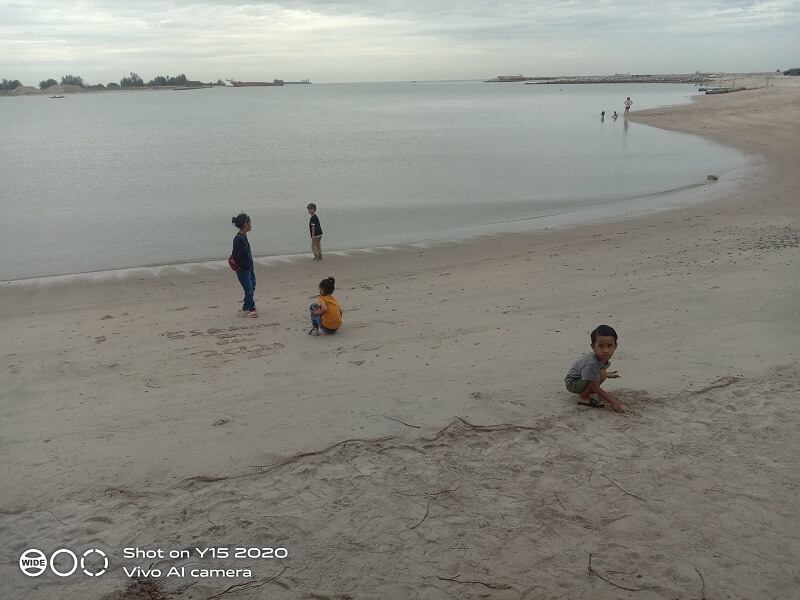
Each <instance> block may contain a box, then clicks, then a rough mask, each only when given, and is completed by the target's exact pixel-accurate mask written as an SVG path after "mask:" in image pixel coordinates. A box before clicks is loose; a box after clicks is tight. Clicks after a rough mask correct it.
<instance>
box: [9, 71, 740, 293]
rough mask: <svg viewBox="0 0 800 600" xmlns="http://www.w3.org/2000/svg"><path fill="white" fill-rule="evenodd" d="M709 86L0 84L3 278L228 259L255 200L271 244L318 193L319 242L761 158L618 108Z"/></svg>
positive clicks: (486, 226) (569, 206)
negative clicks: (48, 89)
mask: <svg viewBox="0 0 800 600" xmlns="http://www.w3.org/2000/svg"><path fill="white" fill-rule="evenodd" d="M695 93H696V90H695V88H693V87H689V86H679V85H638V86H620V85H585V86H564V87H563V88H560V87H558V86H551V85H543V86H538V85H522V84H489V83H480V82H442V83H423V82H420V83H375V84H324V85H321V84H312V85H289V86H284V87H282V88H214V89H206V90H194V91H181V92H175V91H162V92H120V93H101V94H82V95H69V96H68V97H67V98H66V99H64V100H54V99H50V98H48V97H46V96H44V97H38V96H37V97H14V98H0V131H1V132H2V135H0V181H2V182H3V189H2V191H1V192H0V203H1V204H0V217H1V218H0V249H2V256H3V259H4V260H3V261H2V262H0V280H9V279H20V278H29V277H38V276H42V275H57V274H68V273H80V272H87V271H96V270H106V269H118V268H125V267H135V266H144V265H160V264H168V263H175V262H187V261H202V260H220V259H225V258H227V257H228V255H229V254H230V247H231V240H232V238H233V236H234V234H235V233H236V230H235V228H234V227H233V225H231V223H230V221H231V217H232V216H234V215H235V214H237V213H238V212H240V211H242V210H244V211H245V212H247V213H248V214H249V215H250V216H251V218H252V219H253V231H252V232H251V233H250V239H251V244H252V246H253V250H254V253H255V254H256V255H257V256H267V255H287V254H296V253H303V252H309V249H308V248H307V247H308V245H309V240H308V233H307V223H308V214H307V212H306V210H305V206H306V204H308V203H309V202H315V203H316V204H317V205H318V211H319V212H318V214H319V216H320V220H321V222H322V227H323V230H324V232H325V235H324V238H323V250H335V249H348V248H365V247H372V246H381V245H390V244H395V245H397V244H403V243H413V242H423V241H435V240H442V239H463V238H466V237H469V236H471V235H475V234H479V233H485V232H489V231H503V230H507V231H525V230H535V229H537V228H541V227H542V226H543V224H546V223H550V224H551V225H552V224H553V223H556V222H558V223H561V224H566V223H569V222H570V221H573V222H577V221H581V220H586V219H587V218H593V217H591V215H593V214H600V212H598V209H599V208H602V214H607V215H613V214H614V212H615V211H619V210H621V207H625V210H627V211H630V210H631V209H633V210H636V208H637V207H641V210H642V211H645V210H648V211H649V210H652V209H653V207H654V203H656V204H657V202H658V197H659V196H657V194H659V193H662V192H665V191H668V190H675V189H677V188H682V187H684V186H691V185H694V184H698V183H702V182H704V181H705V179H706V176H707V175H708V174H710V173H714V174H720V175H721V174H723V173H728V172H731V171H734V170H735V169H739V168H742V167H743V166H744V165H745V164H746V160H747V159H746V157H745V156H744V155H742V154H740V153H738V152H736V151H734V150H731V149H728V148H724V147H721V146H719V145H715V144H712V143H710V142H707V141H705V140H702V139H699V138H695V137H691V136H687V135H682V134H677V133H671V132H665V131H661V130H657V129H653V128H650V127H646V126H643V125H637V124H635V123H630V124H628V123H626V122H625V121H624V120H623V119H622V118H621V117H620V118H619V119H617V120H616V121H615V120H613V119H612V118H610V115H611V113H612V112H613V111H614V110H617V111H618V112H620V113H621V112H622V110H623V106H622V102H623V101H624V100H625V97H626V96H627V95H630V96H631V98H632V99H633V101H634V105H633V109H634V110H636V109H643V108H650V107H654V106H661V105H668V104H680V103H685V102H689V101H690V100H689V97H690V96H691V95H692V94H695ZM601 110H605V111H606V119H605V121H604V122H601V120H600V111H601ZM654 194H655V195H656V196H654ZM654 198H655V199H654ZM545 217H546V218H545ZM554 219H555V220H554Z"/></svg>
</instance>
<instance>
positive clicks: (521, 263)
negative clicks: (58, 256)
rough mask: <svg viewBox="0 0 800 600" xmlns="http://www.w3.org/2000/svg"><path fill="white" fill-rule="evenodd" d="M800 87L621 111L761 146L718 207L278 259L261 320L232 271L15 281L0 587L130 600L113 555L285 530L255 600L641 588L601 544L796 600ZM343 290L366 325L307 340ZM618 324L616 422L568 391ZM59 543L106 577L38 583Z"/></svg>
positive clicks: (661, 567)
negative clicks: (323, 297) (568, 381)
mask: <svg viewBox="0 0 800 600" xmlns="http://www.w3.org/2000/svg"><path fill="white" fill-rule="evenodd" d="M798 98H800V87H790V88H782V87H780V86H775V87H774V88H768V89H761V90H755V91H743V92H740V93H737V94H722V95H716V96H703V97H701V98H700V99H699V101H698V102H693V103H691V104H688V105H683V106H674V107H669V108H659V109H653V110H648V111H641V112H634V113H632V114H631V115H630V120H631V121H632V122H634V121H635V122H637V123H645V124H651V125H655V126H659V127H662V128H665V129H675V130H680V131H684V132H687V133H693V134H696V135H703V136H707V137H710V138H712V139H714V140H715V141H717V142H719V143H724V144H726V145H730V146H733V147H736V148H739V149H740V150H742V151H744V152H746V153H748V154H758V155H762V156H764V157H765V158H766V160H767V161H768V163H767V169H766V171H765V175H764V177H763V178H760V179H759V180H758V181H757V182H753V184H754V185H752V186H750V185H747V186H743V187H742V188H738V189H737V190H736V191H735V192H733V193H732V194H730V195H726V196H725V197H724V198H721V199H715V200H709V201H707V202H703V203H700V204H693V205H689V206H685V207H681V208H678V209H676V210H672V211H669V212H660V213H657V214H650V215H645V216H639V217H635V218H632V219H627V220H616V221H609V222H605V221H597V222H594V223H591V224H586V225H581V226H577V227H572V228H569V229H566V230H547V231H544V232H539V233H535V234H521V233H504V234H495V235H489V236H485V237H482V238H480V239H477V240H473V241H470V242H465V243H443V244H440V245H437V246H435V247H430V248H426V247H424V246H419V247H404V248H398V249H396V250H392V251H390V252H362V253H358V254H356V255H355V256H353V257H348V258H347V259H346V260H345V259H344V258H342V257H340V256H337V255H335V254H333V255H331V256H328V255H326V257H325V261H324V262H323V263H312V262H311V261H310V259H309V260H308V261H307V262H304V263H299V264H298V263H292V264H289V263H282V264H276V265H274V266H269V267H265V268H263V269H260V270H259V272H258V277H259V279H258V287H257V289H256V301H257V303H258V305H259V311H260V313H261V314H260V317H259V318H258V319H255V320H251V319H244V318H241V317H240V316H239V314H238V313H239V311H238V310H237V309H238V308H239V306H238V303H239V302H240V301H241V292H240V291H239V290H237V285H236V281H235V276H234V275H233V274H232V273H227V272H226V271H224V270H220V271H213V272H212V271H209V272H203V273H193V274H186V275H176V276H174V277H164V278H155V277H147V276H145V277H142V278H140V279H136V278H131V279H127V280H123V281H115V282H107V281H103V282H86V283H76V284H75V285H65V286H62V287H58V289H57V291H58V293H48V292H49V291H50V290H51V289H54V288H47V287H42V288H35V287H32V286H30V287H28V286H16V287H13V286H12V287H2V288H0V315H2V316H3V320H4V325H5V330H6V332H5V335H4V336H3V340H2V342H0V355H2V356H3V357H4V360H5V362H6V363H7V366H8V368H7V369H4V371H3V372H2V373H0V387H2V389H4V390H6V391H7V394H4V396H5V397H4V401H3V402H4V404H3V408H4V409H5V411H4V415H5V416H4V419H3V423H2V425H0V440H2V442H0V443H2V444H3V449H4V450H5V451H6V455H7V456H8V460H7V461H6V482H7V485H6V486H4V489H3V492H2V493H0V510H1V511H2V512H3V513H4V519H5V521H6V526H7V531H8V539H9V540H10V548H11V550H10V551H8V550H7V551H6V552H5V553H4V557H5V558H6V560H5V561H3V565H2V566H0V582H2V583H0V588H2V589H3V591H4V597H5V596H8V597H20V598H22V597H31V596H32V595H34V594H35V595H36V597H37V598H44V599H49V598H59V600H78V599H80V600H86V599H92V598H102V600H110V599H111V598H114V600H117V599H118V598H119V597H120V596H114V594H115V593H119V592H120V590H122V589H123V588H124V586H125V585H126V580H125V578H124V576H122V574H121V573H120V571H121V565H123V564H124V565H126V566H130V564H128V563H125V562H124V561H123V559H122V556H121V549H122V548H123V547H128V546H133V545H136V546H140V547H184V546H186V547H189V546H192V545H197V544H202V545H203V546H212V545H224V544H230V545H246V546H253V547H260V546H262V545H264V544H270V543H274V544H277V545H281V544H285V545H286V546H287V547H289V548H290V551H291V556H292V559H291V560H290V561H288V562H286V563H285V564H281V565H277V564H273V563H270V564H269V565H265V564H259V565H257V567H256V569H255V572H254V576H253V578H252V579H253V580H254V581H255V582H257V583H259V584H263V585H264V586H267V587H264V589H263V590H261V589H259V590H255V591H253V592H246V594H247V593H249V594H250V595H249V596H247V595H245V597H249V598H256V597H258V594H260V593H262V592H264V590H270V589H272V591H274V593H276V594H281V596H282V597H285V598H298V599H299V598H303V597H308V596H310V595H314V594H315V595H318V596H326V595H327V596H334V595H335V594H342V593H348V594H350V595H353V596H355V597H402V596H404V595H408V596H410V597H414V596H413V595H414V594H416V593H418V592H419V590H422V589H426V590H428V591H429V592H430V593H431V594H439V595H448V594H449V595H457V596H458V597H461V598H478V597H480V594H481V593H485V592H486V590H485V589H484V586H473V585H469V586H466V585H464V582H466V581H470V582H474V581H482V582H484V583H487V584H489V585H491V586H493V588H492V594H493V597H497V598H499V599H500V600H505V599H506V598H508V599H509V600H510V599H511V598H519V597H521V596H523V595H524V594H527V593H529V592H531V590H532V594H533V595H534V596H548V595H551V596H552V595H558V596H564V595H565V594H566V595H568V596H570V597H579V596H581V595H584V596H586V597H593V596H597V597H600V596H598V594H599V595H602V597H604V598H607V597H619V598H624V597H628V596H627V595H623V593H622V592H620V594H617V595H614V593H615V592H614V591H613V590H612V589H611V587H609V586H608V585H607V584H606V583H605V582H603V581H601V580H600V578H598V577H595V576H594V575H593V572H591V571H590V572H588V573H587V568H586V564H587V558H588V559H590V560H591V557H592V556H593V557H594V563H591V564H592V565H593V568H594V569H595V571H596V572H599V573H603V575H604V577H605V578H606V579H607V580H608V579H610V580H612V581H614V582H615V583H617V584H618V585H623V586H625V587H628V588H635V589H636V590H637V591H646V596H648V597H653V598H661V597H693V596H697V595H700V590H701V581H700V580H701V578H702V586H703V588H702V589H703V590H704V593H706V594H707V595H709V596H712V595H713V596H720V597H729V598H742V599H745V598H756V597H757V598H787V599H788V598H790V597H792V594H793V593H794V592H795V591H796V589H797V586H798V585H800V567H798V565H799V564H800V508H798V506H797V503H796V501H795V500H796V493H797V489H798V488H800V475H798V472H797V469H796V456H795V454H796V452H795V448H796V447H797V446H798V444H800V417H798V414H797V412H796V410H795V408H796V407H795V404H796V398H797V394H798V393H800V384H799V383H798V381H800V371H798V367H797V365H798V362H800V361H798V351H797V348H796V340H797V339H799V338H800V311H799V309H798V304H797V298H798V296H799V295H800V280H799V279H798V269H797V265H798V262H800V206H799V205H798V201H797V190H798V189H799V186H800V174H798V173H797V170H796V168H795V167H796V164H797V161H798V160H800V135H798V134H800V125H799V124H800V103H798V101H797V100H798ZM329 275H333V276H335V277H336V281H337V291H336V292H335V295H336V296H337V297H338V298H339V300H340V302H341V304H342V307H343V309H344V317H345V324H344V326H343V328H342V329H341V330H340V332H339V333H337V334H336V335H335V336H330V337H320V338H316V339H312V338H310V337H309V336H307V335H305V329H306V320H307V311H308V304H309V303H310V302H313V301H314V300H315V299H316V294H315V292H316V286H317V283H318V281H319V280H320V279H322V278H323V277H327V276H329ZM600 323H608V324H611V325H613V326H614V327H615V328H616V329H617V331H618V332H619V334H620V344H619V348H618V350H617V352H616V354H615V355H614V358H613V363H614V369H619V370H620V372H621V375H622V378H621V379H619V380H614V382H612V383H610V384H609V385H608V386H607V387H608V389H609V392H610V393H612V394H615V395H617V396H618V397H619V398H620V399H621V401H622V403H623V405H625V407H626V409H627V413H626V414H625V415H616V414H613V413H611V412H610V411H608V410H596V409H582V408H576V407H575V405H574V397H573V396H571V395H570V394H569V393H567V392H566V390H564V389H563V381H562V379H563V375H564V373H565V372H566V369H567V368H568V367H569V364H570V363H571V362H572V361H573V360H574V359H575V358H576V357H577V356H578V355H579V354H580V353H582V352H584V351H587V350H588V344H589V340H588V332H589V331H591V330H592V329H593V328H594V327H596V326H597V325H598V324H600ZM643 531H646V532H648V535H647V536H643V535H642V532H643ZM40 546H41V547H44V548H45V549H46V550H53V549H55V548H61V547H71V546H72V547H75V548H80V549H84V548H86V547H98V546H101V547H103V548H104V549H106V550H108V552H109V554H110V555H111V558H112V564H113V565H114V568H115V571H114V572H113V573H109V574H108V576H106V577H104V578H102V579H99V580H97V581H88V582H87V581H85V580H74V581H70V582H69V583H68V584H65V583H64V582H63V581H59V580H57V579H56V578H51V579H42V580H41V581H39V582H36V581H34V580H31V579H30V578H26V577H24V576H23V575H22V574H21V573H20V572H19V569H18V568H17V566H16V561H17V560H18V552H20V551H22V550H23V549H24V548H26V547H35V548H38V547H40ZM147 562H150V561H147ZM195 562H197V560H195ZM531 565H546V566H547V568H546V569H531ZM145 566H146V564H145ZM282 567H287V568H288V569H289V570H288V571H287V572H286V573H284V572H283V571H282V570H281V569H282ZM698 574H700V575H699V576H698ZM232 583H244V580H241V579H240V580H235V581H212V580H198V581H195V582H192V581H187V580H175V581H170V580H163V581H162V583H161V584H162V585H163V586H165V589H166V590H167V591H168V592H171V593H177V591H178V590H179V589H181V588H185V586H186V585H187V584H192V585H193V586H194V587H193V590H192V591H193V594H197V595H198V596H197V597H208V596H211V595H213V594H219V593H220V592H223V591H224V590H225V589H226V588H228V587H229V586H230V585H231V584H232ZM33 586H37V587H36V588H35V591H33V590H34V587H33ZM273 588H274V589H273ZM203 595H205V596H203ZM642 597H644V596H642Z"/></svg>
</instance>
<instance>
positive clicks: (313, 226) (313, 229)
mask: <svg viewBox="0 0 800 600" xmlns="http://www.w3.org/2000/svg"><path fill="white" fill-rule="evenodd" d="M306 208H307V209H308V214H310V215H311V219H310V220H309V221H308V230H309V232H310V233H311V252H312V254H314V260H322V248H321V246H320V244H321V242H322V227H320V224H319V217H318V216H317V205H316V204H313V203H312V204H309V205H308V206H307V207H306Z"/></svg>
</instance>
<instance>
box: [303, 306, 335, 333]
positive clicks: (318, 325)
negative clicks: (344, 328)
mask: <svg viewBox="0 0 800 600" xmlns="http://www.w3.org/2000/svg"><path fill="white" fill-rule="evenodd" d="M318 308H319V304H317V303H316V302H314V304H312V305H311V306H309V307H308V312H309V314H311V329H321V330H322V331H324V332H325V333H336V332H337V331H339V330H338V329H328V328H327V327H325V325H323V324H322V315H315V314H314V311H315V310H317V309H318Z"/></svg>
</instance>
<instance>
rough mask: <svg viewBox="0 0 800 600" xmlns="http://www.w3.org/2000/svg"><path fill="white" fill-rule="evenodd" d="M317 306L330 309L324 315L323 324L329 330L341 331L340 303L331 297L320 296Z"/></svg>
mask: <svg viewBox="0 0 800 600" xmlns="http://www.w3.org/2000/svg"><path fill="white" fill-rule="evenodd" d="M317 304H319V305H320V306H322V305H323V304H324V305H325V306H327V307H328V310H326V311H325V312H324V313H322V324H323V325H324V326H325V327H327V328H328V329H339V327H341V326H342V307H341V306H339V301H338V300H337V299H336V298H334V297H333V296H331V295H328V296H320V297H319V300H318V301H317Z"/></svg>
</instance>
